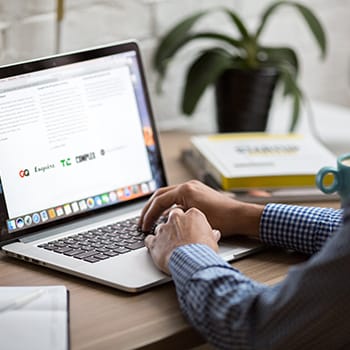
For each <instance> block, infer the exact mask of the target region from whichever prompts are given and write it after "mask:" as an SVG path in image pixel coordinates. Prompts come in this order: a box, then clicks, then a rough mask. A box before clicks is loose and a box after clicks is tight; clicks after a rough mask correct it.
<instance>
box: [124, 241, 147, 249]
mask: <svg viewBox="0 0 350 350" xmlns="http://www.w3.org/2000/svg"><path fill="white" fill-rule="evenodd" d="M144 246H145V244H144V242H143V241H142V242H135V243H130V244H128V245H126V246H125V247H126V248H129V249H132V250H135V249H139V248H142V247H144Z"/></svg>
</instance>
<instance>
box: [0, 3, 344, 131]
mask: <svg viewBox="0 0 350 350" xmlns="http://www.w3.org/2000/svg"><path fill="white" fill-rule="evenodd" d="M300 1H302V2H303V3H305V4H307V5H308V6H310V7H311V8H312V9H313V10H314V11H315V12H316V14H317V15H318V16H319V18H320V19H321V20H322V22H323V24H324V26H325V28H326V31H327V37H328V40H329V52H328V56H327V59H326V60H325V61H324V62H321V61H320V60H319V52H318V51H317V48H316V45H315V43H314V42H313V41H312V40H311V36H310V35H309V33H308V30H307V28H306V26H305V25H304V23H303V21H302V20H301V18H300V16H298V15H297V14H296V13H295V11H294V10H292V9H287V8H286V9H281V10H279V11H278V15H275V16H274V17H272V18H271V21H270V23H269V26H268V27H267V28H266V32H265V33H264V41H265V43H268V44H271V45H272V44H283V45H290V46H292V47H294V48H295V49H296V51H297V52H298V54H299V55H300V58H301V76H300V79H301V83H302V86H303V88H304V90H305V91H306V92H307V95H308V96H309V97H310V98H313V99H319V100H323V101H327V102H331V103H337V104H341V105H345V106H350V69H349V68H350V45H349V42H350V21H349V20H348V18H349V17H350V0H333V1H329V0H300ZM65 2H66V6H65V7H66V13H65V17H64V20H63V23H62V34H61V51H70V50H76V49H81V48H85V47H89V46H94V45H100V44H104V43H108V42H113V41H119V40H125V39H128V38H134V39H137V40H138V41H139V42H140V44H141V47H142V52H143V56H144V63H145V68H146V75H147V77H148V82H149V88H150V91H151V98H152V101H153V108H154V111H155V115H156V117H157V120H158V123H159V126H160V127H161V128H167V127H174V126H186V127H187V128H189V129H192V130H199V131H211V130H213V128H214V125H215V123H214V108H213V96H212V90H208V91H207V92H206V94H205V96H204V98H203V99H202V100H201V102H200V105H199V106H198V108H197V110H196V113H195V115H194V116H193V117H192V118H186V117H183V116H182V115H181V113H180V111H179V103H180V97H181V89H182V84H183V77H184V73H185V70H186V67H187V63H188V62H189V61H190V60H191V59H192V58H193V55H194V54H195V53H196V52H198V51H197V49H198V44H191V45H190V46H189V47H188V48H187V49H185V50H183V51H182V52H180V53H179V55H178V57H177V58H176V60H175V61H174V64H172V65H171V67H170V69H169V72H168V75H167V79H166V81H165V84H164V93H163V94H162V95H157V94H156V93H155V80H156V79H155V78H156V77H155V74H154V72H153V71H152V68H151V56H152V53H153V50H154V48H155V46H156V44H157V40H158V39H159V37H160V36H162V35H163V34H164V32H165V31H166V30H167V29H169V28H170V26H171V25H173V24H174V23H176V22H177V21H178V20H180V19H181V18H183V16H185V15H188V14H192V13H194V12H195V11H198V10H201V9H207V8H212V7H216V6H219V5H225V6H229V7H231V8H232V9H234V10H236V11H238V12H239V13H240V14H241V15H242V16H243V18H244V19H246V20H247V21H248V23H249V26H251V27H252V28H253V27H254V26H255V25H256V23H257V18H258V15H259V13H260V12H261V10H262V9H263V8H264V7H265V6H266V5H267V4H269V3H270V0H66V1H65ZM55 5H56V0H11V1H10V0H0V62H1V63H2V64H4V63H13V62H16V61H21V60H26V59H30V58H33V57H40V56H47V55H51V54H53V53H55V48H56V46H55ZM199 27H202V28H205V29H210V28H213V29H219V28H220V29H221V30H222V31H224V32H228V31H230V30H231V26H230V24H229V23H228V21H227V20H226V19H225V18H224V17H223V16H222V15H220V14H218V15H214V16H211V17H208V18H206V19H204V20H203V22H201V23H200V24H199ZM275 103H278V99H277V102H275Z"/></svg>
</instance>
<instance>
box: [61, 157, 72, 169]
mask: <svg viewBox="0 0 350 350" xmlns="http://www.w3.org/2000/svg"><path fill="white" fill-rule="evenodd" d="M60 162H61V164H62V166H63V167H66V166H70V165H72V162H71V160H70V158H67V159H62V160H60Z"/></svg>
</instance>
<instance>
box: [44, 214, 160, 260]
mask: <svg viewBox="0 0 350 350" xmlns="http://www.w3.org/2000/svg"><path fill="white" fill-rule="evenodd" d="M161 220H164V219H161ZM138 221H139V217H138V216H137V217H134V218H131V219H128V220H124V221H118V222H116V223H114V224H109V225H106V226H102V227H99V228H96V229H93V230H88V231H85V232H80V233H77V234H75V235H72V236H68V237H64V238H61V239H57V240H54V241H51V242H48V243H44V244H40V245H38V247H39V248H43V249H46V250H50V251H52V252H55V253H58V254H63V255H66V256H70V257H73V258H75V259H80V260H84V261H87V262H89V263H95V262H98V261H101V260H106V259H108V258H111V257H113V256H117V255H120V254H126V253H128V252H131V251H133V250H135V249H139V248H142V247H144V246H145V244H144V239H145V236H146V235H145V233H144V232H142V231H141V230H140V228H139V227H138ZM155 226H156V225H155ZM155 226H154V227H153V229H152V231H153V230H154V228H155Z"/></svg>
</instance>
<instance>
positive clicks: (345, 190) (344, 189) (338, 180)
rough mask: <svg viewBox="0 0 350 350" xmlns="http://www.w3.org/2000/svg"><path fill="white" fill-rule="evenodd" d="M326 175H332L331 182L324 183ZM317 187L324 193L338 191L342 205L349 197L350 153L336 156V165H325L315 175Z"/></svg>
mask: <svg viewBox="0 0 350 350" xmlns="http://www.w3.org/2000/svg"><path fill="white" fill-rule="evenodd" d="M326 175H333V182H331V183H330V184H329V185H328V184H327V183H325V182H326V181H325V177H326ZM316 184H317V187H318V188H319V189H320V190H321V191H322V192H324V193H333V192H338V193H339V196H340V199H341V204H342V207H344V205H345V202H346V201H347V200H348V199H350V153H347V154H343V155H341V156H339V157H338V158H337V167H336V168H334V167H330V166H325V167H323V168H322V169H320V170H319V171H318V173H317V175H316Z"/></svg>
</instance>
